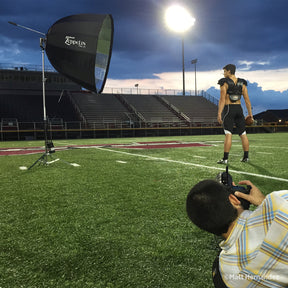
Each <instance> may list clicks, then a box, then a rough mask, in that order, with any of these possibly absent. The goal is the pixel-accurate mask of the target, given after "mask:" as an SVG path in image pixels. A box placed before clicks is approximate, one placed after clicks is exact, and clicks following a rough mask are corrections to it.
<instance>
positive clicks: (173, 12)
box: [165, 5, 195, 96]
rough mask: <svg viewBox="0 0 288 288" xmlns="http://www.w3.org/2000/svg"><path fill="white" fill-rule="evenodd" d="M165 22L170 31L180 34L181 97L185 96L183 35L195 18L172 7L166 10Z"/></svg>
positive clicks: (175, 6) (185, 11) (176, 7)
mask: <svg viewBox="0 0 288 288" xmlns="http://www.w3.org/2000/svg"><path fill="white" fill-rule="evenodd" d="M165 21H166V24H167V26H168V27H169V28H170V29H171V30H172V31H174V32H177V33H181V34H182V74H183V96H185V63H184V33H185V32H187V31H188V30H189V29H190V28H191V27H192V26H193V25H194V23H195V18H193V17H192V16H191V14H190V13H189V11H188V10H187V9H185V8H184V7H182V6H179V5H173V6H170V7H169V8H168V9H167V10H166V13H165Z"/></svg>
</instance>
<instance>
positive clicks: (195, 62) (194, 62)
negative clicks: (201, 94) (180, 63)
mask: <svg viewBox="0 0 288 288" xmlns="http://www.w3.org/2000/svg"><path fill="white" fill-rule="evenodd" d="M197 61H198V59H197V58H196V59H193V60H192V61H191V64H195V96H197V79H196V64H197Z"/></svg>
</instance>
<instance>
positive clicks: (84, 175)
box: [0, 133, 288, 288]
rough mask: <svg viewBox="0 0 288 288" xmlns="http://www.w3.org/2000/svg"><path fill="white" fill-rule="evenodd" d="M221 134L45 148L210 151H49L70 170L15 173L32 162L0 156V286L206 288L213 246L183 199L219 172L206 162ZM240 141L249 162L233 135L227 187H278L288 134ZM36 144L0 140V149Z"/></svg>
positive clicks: (216, 154)
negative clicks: (162, 145) (178, 144)
mask: <svg viewBox="0 0 288 288" xmlns="http://www.w3.org/2000/svg"><path fill="white" fill-rule="evenodd" d="M223 137H224V136H223V135H218V136H189V137H188V136H186V137H184V136H183V137H161V138H145V139H143V138H141V139H140V138H138V139H89V140H57V141H54V144H55V146H56V147H58V146H61V145H65V144H66V143H69V144H100V143H101V144H103V143H105V144H109V143H133V142H137V141H165V140H179V141H193V142H197V141H201V142H203V141H204V142H205V143H210V144H214V145H217V146H214V145H213V146H209V147H190V148H169V149H143V150H135V149H116V148H103V149H95V148H91V149H71V150H67V151H61V152H56V153H55V157H60V158H61V159H62V160H65V161H69V162H73V163H74V162H75V163H78V164H80V165H81V166H80V167H72V166H68V165H66V164H65V163H63V162H60V161H58V162H56V163H54V164H51V165H49V166H48V167H46V166H42V165H40V166H35V167H33V168H32V169H31V170H29V171H21V170H19V166H23V165H24V166H30V165H31V164H32V163H34V161H36V159H37V158H38V157H39V156H40V155H38V154H37V155H26V156H1V157H0V161H1V164H0V172H1V174H0V175H1V176H0V177H1V192H0V193H1V195H0V196H1V208H0V216H1V218H0V235H1V238H0V287H3V288H6V287H9V288H10V287H17V288H18V287H23V288H28V287H29V288H32V287H33V288H38V287H53V288H54V287H59V288H60V287H61V288H62V287H79V288H85V287H93V288H94V287H99V288H100V287H101V288H104V287H123V288H129V287H131V288H132V287H133V288H135V287H137V288H138V287H139V288H142V287H143V288H144V287H149V288H150V287H153V288H154V287H163V288H164V287H165V288H168V287H171V288H172V287H173V288H174V287H180V288H185V287H199V288H205V287H212V281H211V265H212V262H213V260H214V258H215V256H216V254H217V245H216V243H215V239H214V237H213V236H212V235H209V234H207V233H205V232H202V231H200V230H199V229H198V228H196V227H194V226H193V224H192V223H190V222H189V220H188V219H187V216H186V212H185V199H186V195H187V193H188V192H189V190H190V188H191V187H192V186H193V185H194V184H196V183H197V182H198V181H200V180H202V179H204V178H214V177H215V175H216V174H217V173H218V172H220V170H216V169H220V168H221V169H222V168H223V169H224V166H219V165H217V164H215V163H216V161H217V160H219V159H220V158H221V157H222V154H223V152H222V150H223ZM249 139H250V145H251V149H250V151H251V152H250V159H251V162H250V163H248V164H244V163H240V162H239V160H240V158H241V157H242V151H241V149H242V148H241V142H239V138H238V137H237V136H234V138H233V140H234V141H233V146H232V150H231V156H230V169H231V170H235V172H234V173H231V174H232V176H233V179H234V180H235V182H238V181H239V180H243V179H250V180H251V181H252V182H254V184H256V185H257V186H259V188H260V189H262V190H263V192H264V193H269V192H271V191H273V190H280V189H285V188H286V189H287V185H288V183H287V181H288V180H287V181H285V179H288V175H287V160H288V157H287V149H288V147H287V141H288V134H286V133H281V134H280V133H279V134H253V135H249ZM41 145H43V143H42V142H39V141H34V142H0V147H2V148H3V147H24V146H25V147H33V146H41ZM116 151H118V152H120V153H115V152H116ZM123 152H124V153H123ZM118 161H120V162H118ZM123 162H125V163H123ZM191 163H194V164H199V165H203V166H202V167H195V166H191V165H190V164H191ZM204 166H205V167H204ZM237 171H239V172H241V171H242V172H245V171H246V172H248V173H253V174H255V175H254V176H251V175H250V176H249V175H243V174H238V173H236V172H237ZM263 175H264V176H268V177H277V178H279V179H269V178H263Z"/></svg>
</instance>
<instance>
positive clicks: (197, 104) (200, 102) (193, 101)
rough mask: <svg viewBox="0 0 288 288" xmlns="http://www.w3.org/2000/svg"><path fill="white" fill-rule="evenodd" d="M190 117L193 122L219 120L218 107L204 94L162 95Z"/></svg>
mask: <svg viewBox="0 0 288 288" xmlns="http://www.w3.org/2000/svg"><path fill="white" fill-rule="evenodd" d="M161 97H163V98H164V99H166V100H167V101H168V102H169V103H170V104H172V105H174V106H175V107H177V108H178V109H179V110H180V111H181V112H182V113H184V114H185V115H186V116H188V117H189V119H190V121H191V122H192V123H203V122H204V123H213V122H217V111H218V107H217V106H216V105H215V104H213V103H212V102H210V101H209V100H207V99H206V98H204V97H202V96H191V97H189V96H161Z"/></svg>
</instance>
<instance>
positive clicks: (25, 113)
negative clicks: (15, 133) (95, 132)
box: [0, 89, 79, 122]
mask: <svg viewBox="0 0 288 288" xmlns="http://www.w3.org/2000/svg"><path fill="white" fill-rule="evenodd" d="M45 94H46V97H45V100H46V101H45V102H46V114H47V118H49V119H54V118H57V119H59V118H62V119H64V120H65V121H79V117H78V115H77V113H76V111H75V109H74V108H73V106H72V104H71V101H70V100H69V98H68V97H67V95H66V93H65V92H63V93H62V91H51V90H50V91H46V93H45ZM61 94H62V95H61ZM0 115H1V118H16V119H18V121H19V122H41V121H43V94H42V90H18V89H17V90H12V89H10V90H1V91H0Z"/></svg>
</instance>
